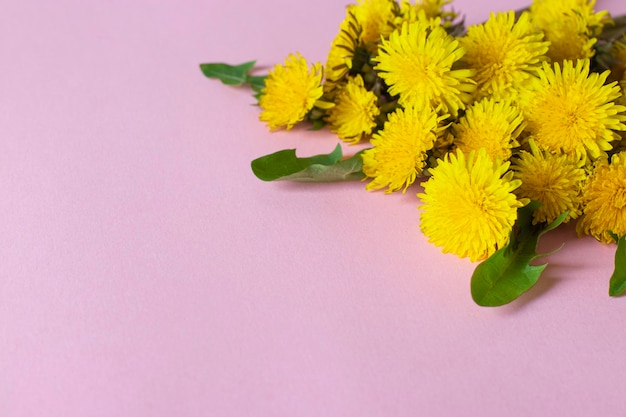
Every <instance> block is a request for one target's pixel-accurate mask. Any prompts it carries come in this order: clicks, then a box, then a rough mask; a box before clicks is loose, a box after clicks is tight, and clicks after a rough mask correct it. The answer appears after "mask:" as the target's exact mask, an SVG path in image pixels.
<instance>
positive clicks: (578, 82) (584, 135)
mask: <svg viewBox="0 0 626 417" xmlns="http://www.w3.org/2000/svg"><path fill="white" fill-rule="evenodd" d="M608 73H609V72H608V71H605V72H604V73H602V74H598V73H591V74H590V73H589V60H578V61H577V62H576V63H575V64H574V63H573V62H572V61H564V62H563V67H562V68H561V66H560V65H559V64H558V63H555V64H554V66H550V65H548V64H547V63H544V64H543V70H542V71H541V72H540V73H539V77H538V78H536V79H534V80H533V82H532V84H531V88H530V89H529V90H524V91H523V92H522V93H521V95H520V102H521V104H522V111H523V113H524V117H525V120H526V122H527V127H526V130H527V132H529V133H530V135H531V136H533V137H534V138H535V141H536V143H537V146H538V147H539V148H540V149H542V150H545V151H548V152H551V153H556V154H570V155H573V156H574V157H575V158H577V159H578V158H580V159H586V157H587V156H588V157H589V159H590V160H592V161H593V160H595V159H597V158H599V157H600V156H602V155H605V152H606V151H608V150H610V149H611V147H612V146H611V143H610V142H611V141H613V140H615V139H617V138H618V135H617V134H616V133H615V131H620V130H624V129H626V126H625V125H624V123H623V122H624V120H626V117H625V116H624V112H625V111H626V107H624V106H621V105H618V104H615V102H614V100H616V99H617V98H618V97H619V96H620V89H619V86H618V85H617V83H615V82H613V83H610V84H605V81H606V78H607V76H608Z"/></svg>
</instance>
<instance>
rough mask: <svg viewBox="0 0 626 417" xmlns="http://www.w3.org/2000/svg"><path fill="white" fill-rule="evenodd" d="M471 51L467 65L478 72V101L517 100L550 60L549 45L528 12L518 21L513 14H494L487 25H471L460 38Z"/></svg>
mask: <svg viewBox="0 0 626 417" xmlns="http://www.w3.org/2000/svg"><path fill="white" fill-rule="evenodd" d="M460 43H461V46H462V47H464V48H465V49H466V50H467V53H466V54H465V56H464V57H463V59H462V60H463V62H465V63H466V64H467V66H468V67H470V68H473V69H475V70H476V76H475V77H474V79H475V80H476V82H477V83H478V86H477V90H476V98H481V97H495V98H496V99H502V98H509V99H513V98H514V97H515V96H516V95H517V90H519V89H520V88H522V87H523V86H524V85H525V84H526V82H527V80H528V79H529V78H530V77H533V76H535V75H536V73H537V72H538V71H539V70H540V69H541V62H542V61H545V60H546V56H545V54H546V52H547V51H548V44H549V43H548V42H545V41H543V33H542V32H540V31H537V30H536V29H535V28H534V26H533V25H532V23H531V21H530V15H529V14H528V13H522V15H521V16H520V17H519V19H518V20H517V21H515V13H514V12H513V11H510V12H507V13H497V14H494V13H491V15H490V17H489V20H487V21H486V22H485V23H483V24H479V25H473V26H470V27H469V28H468V30H467V35H466V36H464V37H462V38H461V39H460Z"/></svg>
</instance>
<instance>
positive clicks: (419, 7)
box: [394, 0, 458, 27]
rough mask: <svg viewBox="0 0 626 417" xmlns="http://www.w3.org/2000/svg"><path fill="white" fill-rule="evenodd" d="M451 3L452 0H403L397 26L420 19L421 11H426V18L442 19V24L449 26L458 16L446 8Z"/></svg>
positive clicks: (396, 19)
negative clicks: (413, 1)
mask: <svg viewBox="0 0 626 417" xmlns="http://www.w3.org/2000/svg"><path fill="white" fill-rule="evenodd" d="M450 3H452V0H416V1H415V3H412V2H411V1H410V0H402V2H401V3H400V8H399V13H398V16H397V17H396V18H395V20H394V24H395V26H396V27H401V26H402V24H403V23H404V22H407V23H412V22H415V21H417V20H419V19H420V16H419V15H420V13H424V16H425V17H426V18H428V19H440V20H441V24H442V25H443V26H444V27H448V26H450V25H451V24H452V21H453V20H454V19H456V17H457V16H458V15H457V13H455V12H454V11H451V10H445V9H444V7H445V6H447V5H449V4H450Z"/></svg>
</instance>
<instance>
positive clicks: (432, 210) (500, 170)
mask: <svg viewBox="0 0 626 417" xmlns="http://www.w3.org/2000/svg"><path fill="white" fill-rule="evenodd" d="M508 167H509V163H508V162H500V161H492V160H491V158H489V156H488V155H487V153H486V152H485V151H484V150H480V151H478V152H470V154H469V156H468V157H467V159H466V158H465V156H464V154H463V152H461V151H457V153H456V155H454V154H448V155H446V157H445V158H444V159H443V160H440V161H439V164H438V165H437V167H435V168H433V169H432V170H431V173H432V177H431V178H430V179H429V180H428V181H426V183H425V184H424V193H422V194H418V197H420V198H421V199H422V201H423V205H422V207H421V209H422V213H421V216H420V221H421V229H422V232H423V233H424V235H425V236H427V237H428V240H429V241H430V242H431V243H433V244H435V245H437V246H440V247H441V248H442V249H443V252H444V253H449V252H451V253H454V254H456V255H457V256H459V257H462V258H464V257H469V258H470V260H471V261H472V262H473V261H477V260H481V259H485V258H487V257H489V256H490V255H492V254H493V253H494V252H495V251H496V250H497V249H498V248H501V247H503V246H504V245H506V243H507V242H508V240H509V234H510V232H511V230H512V228H513V225H514V223H515V220H516V219H517V209H518V208H519V207H521V206H522V203H521V202H520V201H519V200H518V199H517V197H516V196H515V194H513V190H515V189H516V188H517V187H518V186H519V185H520V183H521V181H519V180H514V179H513V178H512V177H513V173H512V172H510V171H509V172H507V169H508Z"/></svg>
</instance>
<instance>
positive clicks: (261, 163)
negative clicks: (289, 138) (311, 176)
mask: <svg viewBox="0 0 626 417" xmlns="http://www.w3.org/2000/svg"><path fill="white" fill-rule="evenodd" d="M341 156H342V152H341V146H340V145H339V144H337V147H336V148H335V149H334V150H333V151H332V152H331V153H329V154H321V155H315V156H311V157H308V158H299V157H297V156H296V150H295V149H283V150H282V151H278V152H274V153H272V154H269V155H265V156H262V157H260V158H257V159H255V160H254V161H252V163H251V166H252V172H254V175H256V176H257V177H258V178H259V179H261V180H263V181H275V180H278V179H281V178H283V177H286V176H289V175H293V174H296V173H298V172H300V171H302V170H304V169H306V168H308V167H310V166H311V165H332V164H334V163H336V162H338V161H339V160H340V159H341Z"/></svg>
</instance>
